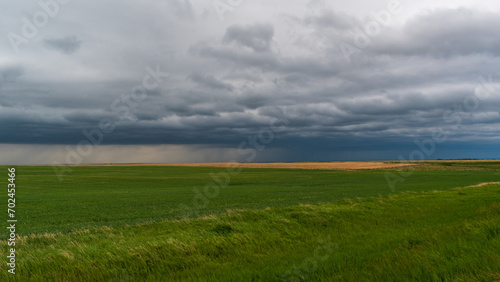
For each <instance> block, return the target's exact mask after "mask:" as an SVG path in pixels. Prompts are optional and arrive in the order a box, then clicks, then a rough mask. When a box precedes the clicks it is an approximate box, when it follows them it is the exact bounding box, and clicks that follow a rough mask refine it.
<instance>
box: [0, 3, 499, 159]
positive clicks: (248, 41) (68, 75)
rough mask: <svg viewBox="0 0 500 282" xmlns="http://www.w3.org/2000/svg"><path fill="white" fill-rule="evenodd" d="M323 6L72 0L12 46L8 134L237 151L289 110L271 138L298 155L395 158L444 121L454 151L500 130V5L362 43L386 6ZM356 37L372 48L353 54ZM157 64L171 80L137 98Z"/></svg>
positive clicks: (0, 125) (415, 20) (0, 106)
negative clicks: (99, 132)
mask: <svg viewBox="0 0 500 282" xmlns="http://www.w3.org/2000/svg"><path fill="white" fill-rule="evenodd" d="M464 1H465V0H464ZM315 2H317V3H316V4H315V5H312V4H310V5H299V4H294V3H290V2H283V3H282V4H283V5H284V6H282V7H283V9H279V10H274V8H273V7H271V6H272V5H271V6H270V5H269V3H267V2H266V4H265V7H267V8H266V9H264V8H262V7H264V6H260V5H264V3H263V2H262V3H260V2H258V1H257V2H252V3H250V2H248V4H245V5H241V6H238V7H235V8H234V9H233V10H232V11H228V12H227V13H226V21H224V22H222V21H220V20H219V18H218V17H217V15H216V14H215V12H213V11H212V10H211V9H213V6H212V5H211V3H208V2H207V3H208V4H206V3H205V4H206V5H205V4H200V2H196V3H195V2H192V1H187V0H169V1H166V2H165V1H156V2H155V1H151V2H148V5H145V4H144V3H142V2H141V3H139V2H137V3H136V2H127V3H126V4H124V3H122V2H119V1H118V2H113V3H112V6H111V7H110V8H109V9H102V10H96V9H95V3H94V2H92V1H90V2H78V3H77V2H74V4H73V5H74V6H70V5H68V6H65V9H66V10H64V11H62V12H61V15H60V17H58V18H56V19H54V22H53V24H51V25H48V26H47V27H46V28H45V29H41V30H40V34H39V35H38V36H37V37H34V38H33V39H32V40H30V42H29V44H27V45H25V46H24V45H23V46H22V47H23V48H24V49H22V52H20V53H19V54H18V55H8V56H2V57H0V91H1V95H0V131H1V132H2V135H1V137H0V143H22V144H70V145H71V144H73V145H74V144H77V143H78V142H80V141H81V140H82V139H84V138H85V136H84V135H83V133H82V130H91V129H95V128H98V125H99V122H100V121H102V120H103V119H110V120H113V121H114V122H115V125H116V129H115V130H114V131H113V132H112V133H110V134H105V136H104V138H103V142H104V144H129V145H132V144H202V145H209V146H219V147H222V148H237V146H238V145H239V144H240V143H241V142H242V141H245V140H247V139H248V137H249V136H253V135H255V134H257V133H258V132H259V130H262V129H263V128H264V129H265V128H269V124H270V122H272V121H276V120H277V119H278V117H279V114H277V112H280V111H282V112H283V114H282V116H283V117H285V118H286V120H287V123H286V126H283V127H281V130H280V131H279V132H275V137H276V138H275V140H274V142H272V144H269V145H268V146H267V147H268V148H273V149H280V148H285V149H286V150H291V151H293V152H296V159H293V158H292V159H293V160H314V159H315V158H316V159H322V160H328V159H339V158H345V159H349V158H358V159H360V158H362V154H361V153H355V152H354V153H353V152H352V151H353V150H361V151H363V150H364V152H365V153H366V154H367V155H369V156H372V157H373V158H381V157H380V156H387V154H389V152H394V150H396V149H397V150H411V149H412V148H413V147H412V146H414V140H415V138H428V137H429V136H431V135H432V132H433V130H435V129H438V128H442V129H445V130H447V131H448V132H449V134H448V135H449V140H450V141H449V142H450V143H449V144H455V145H454V147H453V148H455V149H456V148H467V146H466V145H463V144H465V143H463V144H462V143H460V142H466V143H467V142H469V143H467V144H478V142H479V141H480V142H484V143H488V142H490V143H488V144H492V143H494V142H497V141H498V138H499V137H498V134H497V132H498V125H499V124H500V114H499V111H498V109H499V108H500V95H499V94H498V93H500V92H499V90H500V87H499V86H500V82H499V81H500V76H499V75H500V73H498V65H499V64H500V56H499V55H500V54H499V53H498V52H499V51H498V50H500V39H499V38H500V33H499V31H498V28H497V26H499V25H500V20H499V19H500V16H499V15H500V13H498V12H496V11H489V12H485V11H481V10H477V9H471V8H459V9H454V8H453V9H452V8H439V9H435V10H430V12H429V13H427V14H425V15H419V13H418V11H415V12H412V13H410V11H408V15H406V16H399V18H398V17H397V16H396V15H394V17H393V24H391V25H389V26H384V27H383V28H381V31H380V34H378V35H377V36H374V37H372V38H370V42H369V44H367V45H366V46H364V47H362V48H361V47H356V44H355V39H356V36H359V30H363V29H364V26H365V24H366V23H367V22H368V21H370V20H372V18H370V17H371V16H370V15H371V14H370V13H369V12H367V13H366V15H367V16H360V15H359V14H353V12H352V11H353V10H356V9H358V7H355V4H352V6H353V7H351V8H353V9H351V10H349V9H345V10H342V9H340V8H339V7H340V6H338V5H337V7H335V9H334V8H333V6H334V5H329V4H328V3H329V2H327V1H315ZM72 3H73V2H72ZM308 3H311V2H308ZM318 3H319V4H318ZM110 5H111V4H110ZM254 5H256V6H254ZM345 5H347V6H349V5H348V4H345ZM384 5H386V3H381V5H380V8H377V10H380V9H382V8H383V7H384ZM426 5H429V4H426ZM256 7H260V8H256ZM284 8H290V9H284ZM285 10H286V11H285ZM256 11H261V12H259V13H256ZM271 14H272V16H271ZM117 15H126V16H123V17H121V16H117ZM89 19H92V20H89ZM11 22H13V23H14V22H15V21H14V20H11ZM83 23H85V24H83ZM16 28H17V29H18V27H17V26H15V25H12V28H10V29H12V30H17V29H16ZM7 30H8V29H7ZM68 34H78V37H76V36H69V37H65V35H68ZM82 42H85V45H84V46H85V48H82V46H83V45H82ZM342 43H348V44H351V45H352V46H354V47H355V48H357V52H355V53H354V54H353V55H352V56H351V60H350V61H348V60H346V58H345V56H344V54H343V53H342V50H341V49H340V47H339V46H340V44H342ZM2 44H3V43H2ZM6 44H8V42H7V43H6ZM0 47H1V48H2V49H1V50H2V52H4V53H5V54H7V53H8V54H11V52H12V50H11V46H9V45H0ZM54 50H56V51H58V52H61V53H63V54H68V55H71V56H61V55H60V54H59V53H58V52H54ZM148 66H149V69H147V68H146V67H148ZM157 68H159V70H160V71H161V72H163V73H167V72H168V73H169V76H168V78H165V79H163V80H162V81H161V82H159V83H158V84H157V85H155V87H153V88H151V89H150V90H148V91H147V93H146V95H145V97H144V99H142V100H140V101H136V100H134V99H133V98H132V96H131V93H132V90H133V89H135V87H137V86H140V85H143V82H144V79H145V77H146V81H148V82H150V83H152V82H156V81H155V80H154V79H149V80H148V79H147V76H148V75H150V76H151V70H153V71H154V70H156V69H157ZM490 75H492V78H491V79H489V76H490ZM149 78H151V77H149ZM485 81H486V85H485V84H484V83H485ZM474 95H478V96H481V97H480V99H478V100H477V105H475V107H474V108H473V109H467V104H465V102H464V101H467V99H470V98H471V97H474ZM469 101H470V100H469ZM118 109H121V111H120V110H118ZM123 111H125V112H127V116H126V118H123V117H122V113H123ZM447 111H448V114H449V112H450V111H451V113H452V114H451V115H448V119H446V118H445V113H447ZM458 119H460V127H458V128H455V127H454V125H455V122H456V120H458ZM453 142H455V143H453ZM459 143H460V144H462V145H460V144H459ZM457 144H458V145H457ZM450 146H451V145H450ZM469 146H472V145H469ZM346 150H347V151H349V150H350V152H351V153H348V152H347V151H346ZM391 150H392V151H391ZM335 154H337V155H335ZM335 156H337V157H335ZM436 156H437V154H436ZM266 157H269V158H271V156H266ZM281 157H283V156H281ZM396 157H397V155H395V156H392V155H391V156H390V157H387V158H396ZM261 158H262V159H266V158H264V157H261ZM285 159H286V160H292V159H291V158H285V157H283V160H285ZM270 160H271V159H270Z"/></svg>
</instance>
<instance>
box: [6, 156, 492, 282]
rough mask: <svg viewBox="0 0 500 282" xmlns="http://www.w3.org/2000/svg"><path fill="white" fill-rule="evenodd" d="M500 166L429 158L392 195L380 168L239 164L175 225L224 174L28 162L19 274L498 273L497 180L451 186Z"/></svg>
mask: <svg viewBox="0 0 500 282" xmlns="http://www.w3.org/2000/svg"><path fill="white" fill-rule="evenodd" d="M499 168H500V163H491V164H488V165H485V164H473V163H472V164H463V163H454V164H452V165H448V164H441V163H432V164H431V165H426V166H421V167H418V168H417V169H418V171H415V172H414V173H413V175H412V176H411V177H409V178H408V179H407V180H406V181H405V182H404V183H403V184H400V185H399V186H398V187H397V188H398V193H397V194H393V193H391V191H390V189H389V188H388V186H387V183H386V181H385V178H384V173H385V172H384V171H356V172H345V171H304V170H265V169H244V170H243V172H242V173H241V174H240V175H238V176H235V177H232V178H231V182H230V185H229V186H228V187H226V188H224V189H222V190H220V194H219V195H218V196H217V197H215V198H213V199H211V200H210V203H209V204H208V205H207V207H205V208H201V209H195V210H194V211H195V213H193V214H192V215H193V216H205V217H204V218H190V219H186V218H185V219H183V220H180V221H172V219H179V218H183V216H184V215H185V211H182V210H179V208H178V204H179V203H185V204H186V205H189V206H192V200H193V197H194V195H195V193H194V192H193V191H192V188H193V187H194V188H198V189H200V190H202V189H203V187H204V186H205V185H206V184H207V183H210V182H211V180H210V176H209V173H210V172H216V173H217V172H219V171H222V170H223V169H214V168H165V167H105V168H103V167H98V168H96V167H80V168H76V169H75V170H74V172H73V173H71V174H69V175H68V176H67V177H66V180H65V181H64V182H59V181H57V178H55V177H53V176H24V177H22V176H21V175H50V174H54V173H53V170H52V168H50V167H19V168H18V171H17V174H18V175H19V176H18V181H17V185H18V189H17V199H18V207H17V211H18V219H19V220H20V222H19V226H18V230H17V232H18V234H23V235H25V236H24V237H23V239H22V240H21V242H20V244H19V247H18V262H19V265H18V271H19V273H20V274H21V275H20V276H19V275H18V276H17V278H18V279H20V280H19V281H23V280H25V279H26V278H27V277H30V278H32V279H35V278H37V279H39V280H46V279H55V280H64V279H68V280H74V279H72V278H75V277H78V278H80V279H82V280H98V281H102V280H103V279H104V280H108V281H109V280H110V279H112V280H114V281H127V280H129V279H131V278H135V279H138V280H143V279H146V278H148V279H150V280H165V279H169V280H171V279H182V280H186V279H193V280H196V279H197V278H200V279H202V280H206V279H209V278H212V279H213V280H227V281H235V280H241V279H243V280H247V281H250V280H252V279H253V280H279V279H280V278H282V277H283V276H284V277H288V278H294V279H300V278H301V277H302V278H311V279H313V280H321V279H326V277H337V278H338V279H340V278H342V279H345V280H351V281H354V280H378V279H385V280H391V279H392V277H397V278H394V279H397V280H401V279H404V278H408V279H413V280H439V279H440V278H443V279H448V280H450V281H452V280H453V279H455V278H457V277H458V278H462V279H472V278H476V279H479V280H483V281H494V280H499V279H500V276H498V275H499V273H500V271H499V269H498V265H499V264H498V260H499V257H498V253H499V252H500V249H499V241H498V240H499V239H498V234H499V226H500V222H499V213H500V212H499V204H498V203H499V202H500V199H499V197H500V193H499V189H498V186H488V187H481V188H466V189H464V190H462V191H457V190H450V189H451V188H453V187H464V186H468V185H473V184H478V183H481V182H489V181H498V179H499V175H498V171H499ZM0 169H4V168H3V167H0ZM5 170H6V169H5ZM4 181H6V179H5V180H3V179H1V180H0V183H2V185H3V184H4ZM434 190H443V192H427V193H421V192H423V191H434ZM408 191H411V193H404V192H408ZM415 192H418V193H415ZM401 193H403V194H401ZM360 197H362V198H363V199H359V198H360ZM367 197H375V198H367ZM5 198H6V195H0V201H1V202H6V200H5ZM319 203H326V204H319ZM299 204H313V205H306V206H304V205H299ZM266 207H271V208H268V209H266ZM227 209H230V212H229V213H228V212H227ZM240 209H246V210H245V211H241V210H240ZM165 219H170V220H169V221H162V220H165ZM145 222H149V223H145ZM137 223H145V224H142V225H136V224H137ZM102 226H110V227H105V228H98V229H93V227H102ZM84 228H91V229H90V230H86V231H82V229H84ZM71 231H72V232H71ZM45 232H48V233H47V234H43V233H45ZM68 232H69V233H68ZM1 235H2V237H3V238H4V237H5V235H4V234H3V233H2V234H1ZM321 242H323V243H321ZM325 242H330V243H326V245H325ZM3 245H4V246H5V244H3ZM1 251H2V253H1V254H0V256H2V257H4V256H5V251H6V248H5V247H4V248H2V250H1ZM459 265H461V266H459ZM1 266H2V267H1V268H0V280H2V278H5V277H3V276H5V273H6V270H5V265H3V264H2V265H1ZM62 266H64V268H62ZM89 269H91V270H92V271H89ZM117 269H119V270H117ZM122 269H127V270H122ZM238 269H239V270H238ZM2 275H3V276H2ZM495 275H496V276H495ZM37 279H35V280H37ZM292 281H300V280H293V279H292Z"/></svg>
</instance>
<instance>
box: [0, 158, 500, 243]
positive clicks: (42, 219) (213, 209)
mask: <svg viewBox="0 0 500 282" xmlns="http://www.w3.org/2000/svg"><path fill="white" fill-rule="evenodd" d="M469 167H474V166H469ZM3 169H4V168H2V167H0V170H3ZM417 169H423V167H417ZM498 170H500V165H498V164H493V165H490V166H489V167H488V170H483V171H472V170H468V171H467V170H453V171H446V170H445V171H442V170H441V171H438V170H431V171H425V170H424V171H415V172H414V173H413V174H412V175H411V176H410V177H408V178H405V179H406V180H405V182H404V183H400V184H398V185H397V186H396V192H397V193H400V192H406V191H414V192H421V191H433V190H446V189H450V188H453V187H459V186H467V185H474V184H478V183H481V182H490V181H498V179H500V177H499V175H498V174H497V173H498ZM5 171H7V169H6V168H5ZM224 171H225V169H224V168H193V167H73V171H72V172H71V173H68V174H67V175H66V176H65V177H64V181H62V182H60V181H59V180H58V178H57V177H56V176H55V175H54V174H55V173H54V170H53V169H52V168H51V167H31V166H25V167H23V166H21V167H18V168H17V182H16V183H17V185H18V189H17V204H18V209H17V215H18V218H19V219H20V220H19V223H18V234H23V235H29V234H40V233H45V232H63V233H64V232H70V231H76V230H80V229H82V228H89V227H99V226H110V227H119V226H123V225H126V224H128V225H130V224H139V223H145V222H152V221H161V220H165V219H171V220H172V219H181V218H185V217H192V218H195V217H199V216H207V215H214V214H220V213H223V212H225V211H226V210H227V209H264V208H266V207H286V206H291V205H298V204H318V203H326V202H331V201H335V200H340V199H346V198H356V197H373V196H379V195H382V196H386V195H390V194H392V192H391V189H390V187H389V185H388V184H387V182H386V179H385V171H382V170H373V171H328V170H291V169H243V170H242V171H241V173H240V174H238V175H235V176H232V177H231V178H230V181H229V185H228V186H226V187H225V188H220V189H219V192H218V194H217V195H216V196H215V197H207V198H206V199H205V201H204V200H200V199H199V198H197V197H198V196H197V195H198V194H200V193H201V194H204V188H205V186H206V185H207V184H211V183H212V184H213V183H214V181H213V179H212V177H211V176H210V175H211V173H213V174H219V173H222V172H224ZM6 181H7V177H5V179H0V184H1V185H3V184H4V183H6ZM5 185H6V184H5ZM211 193H213V191H212V192H211ZM6 198H7V193H6V192H5V193H0V203H2V202H6ZM206 200H208V202H207V201H206ZM5 236H6V235H5V234H4V233H1V234H0V239H4V238H5Z"/></svg>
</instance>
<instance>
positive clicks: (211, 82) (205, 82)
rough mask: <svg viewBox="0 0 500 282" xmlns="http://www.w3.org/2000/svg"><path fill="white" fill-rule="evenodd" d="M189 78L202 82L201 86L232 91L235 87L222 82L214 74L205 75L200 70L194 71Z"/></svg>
mask: <svg viewBox="0 0 500 282" xmlns="http://www.w3.org/2000/svg"><path fill="white" fill-rule="evenodd" d="M188 78H189V79H191V80H192V81H194V82H196V83H198V84H200V85H201V86H205V87H208V88H212V89H220V90H227V91H232V90H233V88H234V87H233V86H232V85H231V84H229V83H225V82H222V81H220V80H218V79H217V78H215V77H214V76H213V75H204V74H202V73H200V72H194V73H192V74H191V75H190V76H189V77H188Z"/></svg>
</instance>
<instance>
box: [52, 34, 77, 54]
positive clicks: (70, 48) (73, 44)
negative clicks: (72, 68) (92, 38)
mask: <svg viewBox="0 0 500 282" xmlns="http://www.w3.org/2000/svg"><path fill="white" fill-rule="evenodd" d="M44 43H45V45H47V47H49V48H52V49H55V50H57V51H59V52H62V53H64V54H68V55H69V54H73V53H75V52H76V51H78V49H80V46H81V45H82V41H81V40H79V39H78V38H77V37H76V36H67V37H63V38H56V39H45V40H44Z"/></svg>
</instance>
